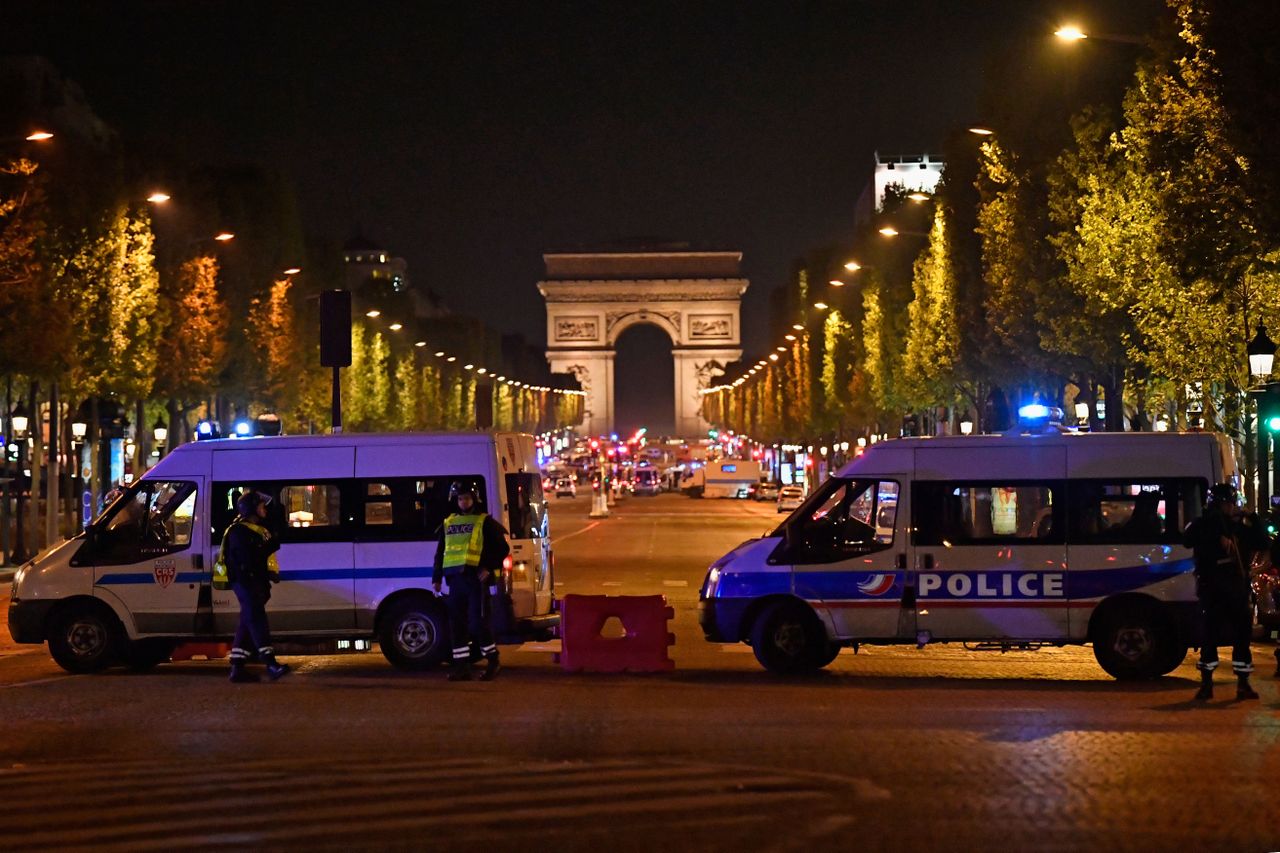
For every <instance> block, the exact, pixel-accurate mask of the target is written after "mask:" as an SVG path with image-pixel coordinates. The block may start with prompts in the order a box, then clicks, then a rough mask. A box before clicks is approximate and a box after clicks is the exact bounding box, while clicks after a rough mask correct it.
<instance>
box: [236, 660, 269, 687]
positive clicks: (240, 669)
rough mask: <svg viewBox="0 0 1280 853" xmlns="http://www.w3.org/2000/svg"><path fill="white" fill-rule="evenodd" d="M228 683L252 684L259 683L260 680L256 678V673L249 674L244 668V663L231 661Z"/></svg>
mask: <svg viewBox="0 0 1280 853" xmlns="http://www.w3.org/2000/svg"><path fill="white" fill-rule="evenodd" d="M230 681H231V683H232V684H252V683H254V682H256V681H261V679H260V678H258V674H257V673H255V672H249V670H247V669H245V668H244V661H242V660H233V661H231V677H230Z"/></svg>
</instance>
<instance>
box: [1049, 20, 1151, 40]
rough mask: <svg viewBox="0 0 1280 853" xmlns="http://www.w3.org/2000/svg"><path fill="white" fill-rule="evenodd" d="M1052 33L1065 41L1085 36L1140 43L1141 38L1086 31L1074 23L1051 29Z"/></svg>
mask: <svg viewBox="0 0 1280 853" xmlns="http://www.w3.org/2000/svg"><path fill="white" fill-rule="evenodd" d="M1053 34H1054V35H1055V36H1057V37H1058V39H1059V40H1060V41H1065V42H1081V41H1084V40H1085V39H1087V38H1092V39H1095V40H1097V41H1112V42H1117V43H1119V44H1142V39H1140V38H1138V37H1137V36H1123V35H1118V34H1116V33H1086V32H1085V31H1084V30H1082V29H1080V28H1079V27H1077V26H1076V25H1075V24H1066V25H1064V26H1061V27H1059V28H1058V29H1056V30H1054V31H1053Z"/></svg>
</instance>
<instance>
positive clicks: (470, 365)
mask: <svg viewBox="0 0 1280 853" xmlns="http://www.w3.org/2000/svg"><path fill="white" fill-rule="evenodd" d="M475 368H476V366H475V365H474V364H464V365H462V369H463V370H475Z"/></svg>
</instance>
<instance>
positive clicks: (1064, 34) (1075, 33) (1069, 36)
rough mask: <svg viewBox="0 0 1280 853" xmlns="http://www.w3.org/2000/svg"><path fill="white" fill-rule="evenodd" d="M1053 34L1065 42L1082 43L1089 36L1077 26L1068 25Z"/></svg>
mask: <svg viewBox="0 0 1280 853" xmlns="http://www.w3.org/2000/svg"><path fill="white" fill-rule="evenodd" d="M1053 34H1054V35H1055V36H1057V37H1058V38H1060V39H1062V40H1063V41H1082V40H1084V39H1087V38H1088V37H1089V36H1088V34H1086V33H1085V32H1084V31H1082V30H1081V29H1080V28H1079V27H1077V26H1076V25H1075V24H1067V25H1066V26H1065V27H1061V28H1059V29H1056V30H1054V31H1053Z"/></svg>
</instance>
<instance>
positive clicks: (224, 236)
mask: <svg viewBox="0 0 1280 853" xmlns="http://www.w3.org/2000/svg"><path fill="white" fill-rule="evenodd" d="M235 238H236V235H234V234H232V233H231V232H230V231H220V232H218V233H217V234H215V235H214V237H213V239H215V240H217V241H218V242H219V243H225V242H227V241H228V240H234V239H235Z"/></svg>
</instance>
